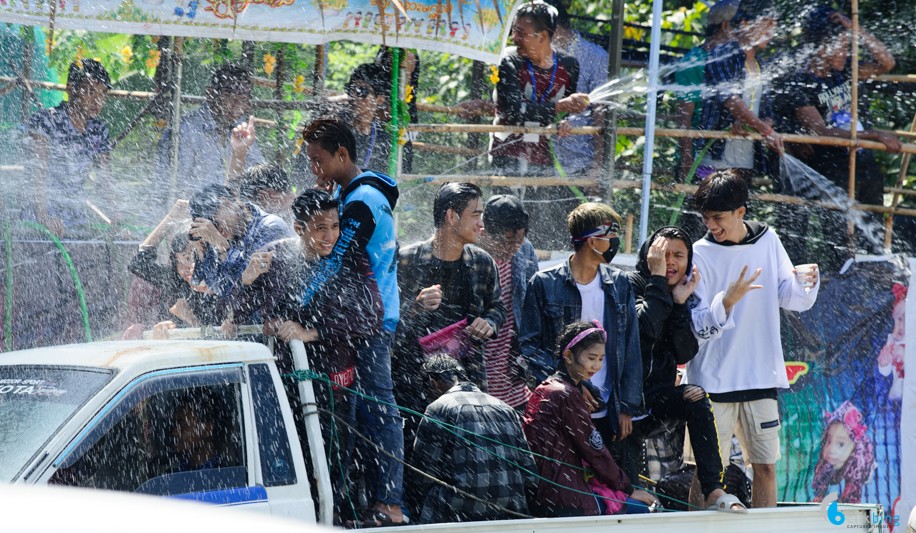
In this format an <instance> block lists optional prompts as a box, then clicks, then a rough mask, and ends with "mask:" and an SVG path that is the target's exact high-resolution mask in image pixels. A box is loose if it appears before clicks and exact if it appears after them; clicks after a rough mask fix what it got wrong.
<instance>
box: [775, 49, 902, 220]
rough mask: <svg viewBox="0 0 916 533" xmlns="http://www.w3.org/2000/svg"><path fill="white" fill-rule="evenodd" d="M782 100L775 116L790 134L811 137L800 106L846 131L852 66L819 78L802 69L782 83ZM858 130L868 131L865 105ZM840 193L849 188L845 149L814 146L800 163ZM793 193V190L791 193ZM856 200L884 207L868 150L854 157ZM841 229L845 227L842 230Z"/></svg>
mask: <svg viewBox="0 0 916 533" xmlns="http://www.w3.org/2000/svg"><path fill="white" fill-rule="evenodd" d="M780 94H782V95H783V96H782V98H780V99H779V100H778V101H777V105H778V109H779V111H780V113H779V115H780V116H783V117H786V120H785V121H784V122H785V123H784V125H783V126H784V127H785V128H786V130H787V131H790V132H792V133H801V134H805V135H813V134H814V132H812V131H807V130H806V129H804V128H803V127H802V126H801V124H799V122H798V120H796V119H795V113H796V111H797V110H798V109H800V108H802V107H809V106H810V107H814V108H815V109H817V112H818V113H819V114H820V115H821V117H822V118H823V119H824V123H825V124H826V125H827V127H830V128H837V129H842V130H846V131H850V129H851V128H850V124H851V119H852V114H851V109H852V67H851V65H850V64H847V67H846V68H845V69H843V70H833V71H831V72H830V74H828V75H827V76H826V77H824V78H821V77H819V76H817V75H815V74H814V73H813V72H811V71H810V70H807V69H806V70H802V71H800V72H797V73H795V74H794V75H792V76H789V77H788V79H785V80H782V82H781V90H780ZM859 109H860V110H861V111H860V114H859V117H858V118H859V122H858V124H857V125H856V128H857V130H858V131H863V130H865V129H868V128H869V125H868V119H867V110H868V106H865V105H860V106H859ZM803 162H804V163H805V164H807V165H808V166H810V167H811V168H813V169H814V170H816V171H817V172H818V173H819V174H821V175H823V176H824V177H826V178H827V179H829V180H830V181H832V182H834V183H835V184H836V185H837V186H838V187H840V188H841V189H842V190H843V191H846V190H848V186H849V149H848V148H845V147H839V146H818V147H816V149H815V150H814V155H813V157H810V158H808V159H805V160H803ZM791 192H797V191H791ZM856 200H858V201H860V202H863V203H867V204H873V205H883V204H884V176H883V175H882V174H881V171H880V169H879V168H878V165H877V162H876V161H875V154H874V151H872V150H859V153H858V154H857V155H856ZM843 229H845V228H843Z"/></svg>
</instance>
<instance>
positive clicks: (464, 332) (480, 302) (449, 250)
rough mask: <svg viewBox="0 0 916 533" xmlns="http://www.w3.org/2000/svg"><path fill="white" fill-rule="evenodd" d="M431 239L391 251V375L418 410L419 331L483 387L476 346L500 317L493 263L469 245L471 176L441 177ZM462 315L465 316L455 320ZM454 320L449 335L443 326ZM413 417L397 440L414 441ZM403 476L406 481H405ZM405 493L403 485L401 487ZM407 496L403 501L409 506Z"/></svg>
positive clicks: (474, 216) (472, 238) (473, 212)
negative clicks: (394, 324)
mask: <svg viewBox="0 0 916 533" xmlns="http://www.w3.org/2000/svg"><path fill="white" fill-rule="evenodd" d="M433 224H434V225H435V227H436V233H435V234H434V235H433V237H432V238H431V239H429V240H428V241H424V242H419V243H415V244H412V245H411V246H408V247H407V248H405V249H403V250H401V251H400V254H399V257H398V288H399V289H400V291H401V320H400V322H399V323H398V330H397V334H396V340H395V353H394V358H393V369H392V374H393V377H394V382H395V396H396V397H397V401H398V405H402V406H405V407H408V408H410V409H413V410H415V411H420V412H422V411H423V410H424V409H426V406H427V405H429V399H428V398H426V397H425V391H424V388H425V387H424V377H423V374H422V373H421V372H420V368H421V367H422V365H423V361H424V349H423V348H422V347H421V345H420V340H419V339H420V338H422V337H426V336H428V335H431V334H435V333H437V332H439V335H438V337H449V338H451V339H452V345H451V346H449V347H447V348H443V349H437V350H435V351H437V352H439V351H446V352H448V353H449V354H450V355H452V356H453V357H456V358H458V359H460V361H461V363H462V364H463V365H464V366H465V368H466V369H467V372H468V379H469V381H471V382H473V383H474V384H475V385H477V386H478V387H480V389H481V390H483V391H484V392H486V372H485V368H484V364H483V345H484V342H485V341H487V340H488V339H492V338H493V337H495V336H496V334H497V333H498V332H499V328H500V327H502V325H503V322H504V321H505V320H506V309H505V306H504V305H503V302H502V299H501V298H500V294H501V291H500V286H499V278H498V274H497V269H496V262H495V261H493V258H492V257H490V255H489V254H488V253H487V252H485V251H484V250H483V249H481V248H478V247H477V246H475V245H474V243H476V242H477V239H479V238H480V233H481V230H483V193H482V192H481V191H480V188H479V187H477V186H476V185H474V184H471V183H446V184H444V185H443V186H442V187H441V188H440V189H439V192H438V194H437V195H436V199H435V200H434V202H433ZM464 320H467V321H466V323H464V324H461V325H456V323H460V322H462V321H464ZM452 325H455V328H454V329H453V330H449V331H454V330H458V332H456V333H457V334H456V335H454V336H448V335H446V333H447V332H443V331H442V330H443V329H444V328H447V327H449V326H452ZM417 423H418V419H417V418H416V417H414V416H407V417H406V424H405V428H404V443H405V444H406V445H408V446H409V445H410V444H412V443H413V441H414V435H413V433H414V432H415V431H416V427H417ZM409 455H410V450H408V451H407V452H406V453H405V456H408V457H409ZM409 479H410V478H408V485H409V484H410V482H409ZM407 492H408V493H409V491H407ZM409 504H410V502H408V505H409Z"/></svg>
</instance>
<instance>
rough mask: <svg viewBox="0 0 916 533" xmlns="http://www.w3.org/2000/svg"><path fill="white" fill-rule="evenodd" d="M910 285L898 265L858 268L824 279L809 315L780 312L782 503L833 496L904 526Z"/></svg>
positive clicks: (915, 430)
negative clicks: (786, 385)
mask: <svg viewBox="0 0 916 533" xmlns="http://www.w3.org/2000/svg"><path fill="white" fill-rule="evenodd" d="M910 280H911V275H910V268H909V264H908V263H907V261H906V260H905V259H903V258H894V259H890V260H879V261H864V262H858V263H854V264H852V265H851V266H850V267H849V268H848V269H847V270H845V271H843V272H841V273H839V274H833V275H830V276H829V277H828V276H825V277H824V281H823V285H822V286H821V289H820V293H819V295H818V300H817V303H816V304H815V306H814V307H813V308H812V309H811V310H810V311H808V312H806V313H800V314H796V313H783V321H782V327H783V331H782V337H783V343H784V346H783V347H784V349H785V357H786V367H787V371H788V373H789V380H790V383H791V391H790V392H786V393H781V394H780V411H781V416H782V420H783V430H782V432H781V433H780V438H781V443H780V444H781V447H782V459H780V461H779V462H778V463H777V479H778V484H779V493H778V499H779V500H780V501H796V502H806V501H821V500H823V499H824V498H825V497H826V496H827V495H828V494H831V493H836V494H837V495H838V497H839V501H840V502H844V503H861V502H868V503H879V504H881V505H882V506H884V509H885V513H886V514H887V515H888V517H889V518H890V519H891V520H893V519H894V515H895V514H896V515H897V516H898V521H899V523H905V521H906V517H907V516H908V510H907V509H908V508H905V507H906V506H907V505H909V506H912V503H909V504H907V503H906V501H903V498H901V495H902V493H903V492H904V489H903V487H902V482H901V472H903V471H904V470H905V469H904V468H903V466H902V465H905V464H907V463H906V461H904V457H903V455H904V448H905V442H909V443H910V444H909V446H910V447H912V446H913V444H912V443H913V441H916V424H913V423H912V422H911V423H910V424H908V425H907V424H902V423H901V421H902V419H903V418H904V417H912V416H913V413H912V412H910V410H911V409H912V406H911V407H910V408H909V409H904V405H906V404H905V401H904V396H905V394H904V393H905V389H906V387H905V384H906V381H905V378H906V375H907V371H908V370H909V369H907V368H906V364H905V361H906V351H907V348H906V345H907V342H906V332H907V330H908V329H909V331H912V328H907V327H906V319H907V315H908V313H907V292H908V287H909V285H910ZM909 314H912V313H909ZM910 349H911V350H912V347H911V348H910ZM911 366H912V365H911ZM911 381H912V380H911ZM909 394H910V397H909V404H912V403H913V398H912V393H909ZM904 411H907V412H906V413H905V412H904ZM913 453H914V451H913V450H912V448H911V449H910V450H908V454H909V455H908V456H909V457H910V458H909V461H910V462H909V464H910V465H911V466H910V469H909V470H910V472H911V473H913V472H912V470H913V467H912V465H913V456H912V454H913ZM903 477H906V476H903ZM910 477H912V476H910ZM910 490H912V489H910ZM912 496H913V495H910V496H909V498H912ZM901 501H903V503H900V502H901ZM910 501H911V500H910ZM904 512H906V513H907V514H903V513H904Z"/></svg>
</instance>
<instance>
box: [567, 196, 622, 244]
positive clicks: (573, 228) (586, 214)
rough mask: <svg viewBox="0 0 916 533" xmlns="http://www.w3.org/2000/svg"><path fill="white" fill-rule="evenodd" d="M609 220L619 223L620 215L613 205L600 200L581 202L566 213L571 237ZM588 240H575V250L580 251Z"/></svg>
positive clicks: (582, 233)
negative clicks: (599, 201)
mask: <svg viewBox="0 0 916 533" xmlns="http://www.w3.org/2000/svg"><path fill="white" fill-rule="evenodd" d="M608 221H611V222H617V224H618V225H619V224H620V223H621V218H620V215H618V214H617V212H616V211H614V210H613V209H612V208H611V206H609V205H607V204H602V203H598V202H588V203H584V204H581V205H579V206H578V207H576V208H575V209H573V210H572V211H571V212H570V213H569V214H568V215H566V227H567V229H569V236H570V238H575V237H578V236H579V235H584V234H585V233H587V232H588V231H590V230H593V229H595V228H597V227H598V226H601V225H603V224H605V223H607V222H608ZM586 242H588V241H573V250H575V251H579V249H581V248H582V247H583V246H584V245H585V243H586Z"/></svg>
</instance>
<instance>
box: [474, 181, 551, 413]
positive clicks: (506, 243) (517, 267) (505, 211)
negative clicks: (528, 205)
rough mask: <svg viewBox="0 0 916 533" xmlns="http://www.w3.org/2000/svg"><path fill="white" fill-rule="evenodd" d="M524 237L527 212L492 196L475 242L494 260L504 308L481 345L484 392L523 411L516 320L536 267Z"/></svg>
mask: <svg viewBox="0 0 916 533" xmlns="http://www.w3.org/2000/svg"><path fill="white" fill-rule="evenodd" d="M527 235H528V212H527V211H525V207H524V206H523V205H522V201H521V200H520V199H519V198H518V197H516V196H513V195H503V194H497V195H494V196H492V197H491V198H490V199H489V200H488V201H487V203H486V205H484V208H483V233H481V235H480V240H479V241H478V242H477V244H478V246H480V247H481V248H483V249H484V250H485V251H486V252H487V253H489V254H490V255H491V256H492V257H493V259H494V260H495V261H496V270H497V274H498V277H499V286H500V290H501V294H500V298H501V299H502V302H503V305H504V306H505V307H506V322H505V323H504V326H505V327H503V328H502V329H500V330H499V333H497V335H496V337H494V338H493V339H491V340H490V341H489V342H488V343H487V344H486V346H485V347H484V354H483V361H484V366H485V368H486V375H487V392H489V394H491V395H493V396H495V397H497V398H499V399H500V400H502V401H504V402H506V403H507V404H509V405H510V406H512V407H514V408H516V409H520V410H524V409H525V405H526V404H527V403H528V398H529V397H530V396H531V391H530V390H529V389H528V386H527V385H526V383H525V381H526V377H527V368H528V365H527V364H526V362H525V360H524V358H523V357H521V349H520V348H519V344H518V329H519V321H520V320H521V317H522V311H521V306H522V303H523V302H524V301H525V289H526V287H527V285H528V280H529V279H531V276H533V275H534V274H535V273H536V272H537V269H538V260H537V255H535V253H534V246H532V245H531V242H530V241H529V240H528V237H527Z"/></svg>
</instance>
